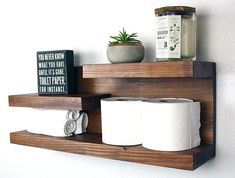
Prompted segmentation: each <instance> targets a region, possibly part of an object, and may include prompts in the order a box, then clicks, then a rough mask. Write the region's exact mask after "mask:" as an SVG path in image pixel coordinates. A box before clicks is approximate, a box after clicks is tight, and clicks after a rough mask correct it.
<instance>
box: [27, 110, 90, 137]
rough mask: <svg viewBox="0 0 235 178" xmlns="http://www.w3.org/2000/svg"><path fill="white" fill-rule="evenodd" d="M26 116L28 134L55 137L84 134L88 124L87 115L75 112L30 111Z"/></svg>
mask: <svg viewBox="0 0 235 178" xmlns="http://www.w3.org/2000/svg"><path fill="white" fill-rule="evenodd" d="M84 115H85V116H84ZM27 116H28V118H29V120H28V124H27V125H28V126H27V130H28V131H29V132H31V133H37V134H44V135H50V136H57V137H65V136H71V135H72V134H80V133H84V132H85V131H86V128H87V124H88V116H87V114H86V113H84V112H82V114H81V113H80V111H77V110H71V111H70V110H69V111H67V110H49V109H31V110H29V112H28V113H27ZM86 116H87V117H86Z"/></svg>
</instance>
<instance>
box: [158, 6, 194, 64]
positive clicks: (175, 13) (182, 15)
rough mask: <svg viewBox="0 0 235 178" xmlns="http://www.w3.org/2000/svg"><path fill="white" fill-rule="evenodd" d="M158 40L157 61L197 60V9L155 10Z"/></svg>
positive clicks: (177, 7) (176, 7)
mask: <svg viewBox="0 0 235 178" xmlns="http://www.w3.org/2000/svg"><path fill="white" fill-rule="evenodd" d="M155 14H156V22H157V23H156V25H157V39H156V59H157V61H167V60H195V59H196V9H195V8H194V7H188V6H168V7H162V8H157V9H155Z"/></svg>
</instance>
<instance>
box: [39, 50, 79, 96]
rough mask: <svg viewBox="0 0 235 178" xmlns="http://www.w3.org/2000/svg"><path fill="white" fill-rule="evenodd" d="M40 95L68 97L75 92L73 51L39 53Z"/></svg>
mask: <svg viewBox="0 0 235 178" xmlns="http://www.w3.org/2000/svg"><path fill="white" fill-rule="evenodd" d="M37 76H38V94H39V95H68V94H73V93H74V91H75V73H74V55H73V51H72V50H57V51H39V52H37Z"/></svg>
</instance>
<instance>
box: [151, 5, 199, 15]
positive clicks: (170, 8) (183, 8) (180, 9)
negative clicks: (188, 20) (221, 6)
mask: <svg viewBox="0 0 235 178" xmlns="http://www.w3.org/2000/svg"><path fill="white" fill-rule="evenodd" d="M185 11H186V12H196V8H194V7H189V6H166V7H161V8H157V9H155V14H164V13H168V12H185Z"/></svg>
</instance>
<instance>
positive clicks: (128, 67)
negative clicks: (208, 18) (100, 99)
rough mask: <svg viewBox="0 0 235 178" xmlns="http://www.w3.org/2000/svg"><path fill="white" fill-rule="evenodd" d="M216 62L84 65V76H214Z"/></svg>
mask: <svg viewBox="0 0 235 178" xmlns="http://www.w3.org/2000/svg"><path fill="white" fill-rule="evenodd" d="M214 65H215V64H214V63H211V62H200V61H170V62H166V61H164V62H146V63H120V64H88V65H83V78H140V77H141V78H169V77H173V78H178V77H212V76H213V68H214Z"/></svg>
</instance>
